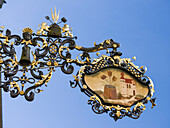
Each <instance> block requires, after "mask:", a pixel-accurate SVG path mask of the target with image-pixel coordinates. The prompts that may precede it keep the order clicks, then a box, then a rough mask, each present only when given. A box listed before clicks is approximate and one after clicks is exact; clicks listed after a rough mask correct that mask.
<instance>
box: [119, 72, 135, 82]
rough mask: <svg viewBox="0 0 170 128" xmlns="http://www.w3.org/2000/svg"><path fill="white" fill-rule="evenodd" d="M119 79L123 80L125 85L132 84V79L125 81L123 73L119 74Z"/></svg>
mask: <svg viewBox="0 0 170 128" xmlns="http://www.w3.org/2000/svg"><path fill="white" fill-rule="evenodd" d="M120 79H124V80H125V83H130V84H132V79H126V78H124V73H123V72H122V73H121V77H120Z"/></svg>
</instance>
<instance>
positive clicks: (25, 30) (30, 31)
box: [22, 28, 33, 34]
mask: <svg viewBox="0 0 170 128" xmlns="http://www.w3.org/2000/svg"><path fill="white" fill-rule="evenodd" d="M22 31H23V33H25V32H29V33H30V34H32V33H33V30H32V29H31V28H24V29H22Z"/></svg>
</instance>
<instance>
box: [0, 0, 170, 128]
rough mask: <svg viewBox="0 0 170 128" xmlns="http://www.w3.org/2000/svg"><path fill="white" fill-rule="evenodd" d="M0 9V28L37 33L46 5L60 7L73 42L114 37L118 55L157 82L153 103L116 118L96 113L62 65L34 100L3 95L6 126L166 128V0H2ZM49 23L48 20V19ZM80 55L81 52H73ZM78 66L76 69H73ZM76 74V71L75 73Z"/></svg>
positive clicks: (169, 25)
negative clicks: (137, 114) (136, 116)
mask: <svg viewBox="0 0 170 128" xmlns="http://www.w3.org/2000/svg"><path fill="white" fill-rule="evenodd" d="M6 1H7V4H6V5H4V6H3V8H2V9H1V10H0V26H3V25H5V29H10V30H11V31H12V33H13V34H21V33H22V29H23V28H25V27H30V28H32V29H33V30H34V31H35V32H36V31H37V28H38V24H41V23H42V22H46V20H45V18H44V17H45V16H46V15H49V16H51V15H50V8H52V9H54V7H55V6H56V8H57V10H59V9H60V12H61V13H60V18H61V17H63V16H65V17H66V18H67V20H68V24H69V25H70V26H71V27H73V32H74V35H77V36H78V40H77V41H76V43H77V44H78V45H81V46H87V47H88V46H93V42H94V41H96V42H97V43H101V42H102V41H104V40H105V39H110V38H112V39H113V40H114V41H116V42H119V43H121V47H120V48H119V50H120V51H121V52H122V53H123V56H122V57H129V58H130V57H133V56H136V57H137V60H136V62H135V64H137V65H139V66H142V65H145V66H146V67H147V68H148V71H147V72H146V75H147V76H149V77H151V78H152V80H153V81H154V84H155V90H156V93H155V95H154V97H157V100H156V103H157V106H156V107H154V108H153V109H151V105H150V104H148V105H146V107H147V110H146V111H144V112H143V114H142V115H141V117H140V118H139V119H138V120H133V119H130V118H128V117H125V118H123V119H122V120H118V121H117V122H115V121H114V120H113V119H112V118H110V117H109V115H108V114H102V115H97V114H95V113H94V112H93V111H92V110H91V106H89V105H87V100H88V97H86V96H85V95H84V94H83V93H81V92H80V90H79V88H78V87H77V88H75V89H72V88H70V86H69V80H70V79H73V77H72V75H65V74H64V73H62V72H61V70H60V69H57V70H56V72H55V73H54V74H53V77H52V79H51V80H50V82H49V83H48V87H47V88H45V87H44V91H43V92H42V93H40V94H38V95H36V97H35V100H34V101H33V102H31V103H30V102H27V101H26V100H25V99H24V97H22V96H19V97H17V98H15V99H12V98H11V97H10V95H9V93H5V92H4V93H3V121H4V122H3V125H4V128H23V127H24V128H87V127H88V128H104V127H107V128H125V127H128V128H137V127H138V128H160V127H162V128H169V127H170V124H169V122H168V121H169V118H170V115H169V106H170V103H169V101H170V100H169V98H168V94H169V90H170V86H169V76H170V70H169V63H170V60H169V58H170V56H169V55H170V54H169V51H170V1H169V0H6ZM47 22H48V21H47ZM77 54H79V53H77ZM76 70H78V67H77V68H76ZM74 74H76V72H74Z"/></svg>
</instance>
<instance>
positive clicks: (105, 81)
mask: <svg viewBox="0 0 170 128" xmlns="http://www.w3.org/2000/svg"><path fill="white" fill-rule="evenodd" d="M84 80H85V83H86V84H87V86H88V87H89V88H90V89H91V90H93V91H94V92H95V93H97V94H98V95H99V96H100V97H101V98H102V99H103V101H104V102H105V103H111V104H119V105H123V106H131V105H133V104H134V103H135V102H136V101H138V100H141V99H143V98H145V97H146V96H147V94H148V91H149V88H148V87H147V86H146V85H143V84H141V83H139V82H138V81H136V80H135V79H134V78H133V77H132V76H130V75H129V74H128V73H126V72H124V71H122V70H120V69H114V68H106V69H103V70H101V71H99V72H97V73H95V74H91V75H85V77H84Z"/></svg>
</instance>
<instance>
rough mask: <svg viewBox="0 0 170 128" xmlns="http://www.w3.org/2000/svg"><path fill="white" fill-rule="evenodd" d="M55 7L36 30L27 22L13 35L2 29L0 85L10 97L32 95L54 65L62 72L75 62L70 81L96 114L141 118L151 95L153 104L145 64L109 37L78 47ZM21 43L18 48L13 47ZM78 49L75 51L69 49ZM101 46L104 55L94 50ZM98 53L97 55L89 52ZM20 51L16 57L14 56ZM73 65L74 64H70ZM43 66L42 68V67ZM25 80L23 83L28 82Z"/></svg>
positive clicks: (117, 117) (68, 27)
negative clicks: (124, 52) (127, 55)
mask: <svg viewBox="0 0 170 128" xmlns="http://www.w3.org/2000/svg"><path fill="white" fill-rule="evenodd" d="M59 13H60V11H59V12H58V13H57V12H56V8H55V11H54V13H53V11H52V10H51V14H52V21H51V20H50V18H49V17H48V16H46V17H45V18H46V19H47V20H48V21H50V22H51V24H50V25H48V24H47V23H45V22H43V23H41V24H39V28H38V30H37V32H36V33H34V32H33V30H32V29H31V28H28V27H27V28H24V29H23V34H22V37H21V36H19V35H12V34H11V31H10V30H8V29H7V30H6V33H5V32H4V26H2V27H1V30H0V73H1V78H2V80H1V86H0V87H1V88H3V89H4V91H6V92H10V95H11V97H13V98H15V97H17V96H18V95H21V96H24V97H25V99H26V100H27V101H33V100H34V96H35V94H36V93H40V92H42V91H43V90H42V89H41V86H43V85H45V86H47V83H48V82H49V80H50V79H51V77H52V74H53V72H54V71H55V68H61V71H62V72H63V73H65V74H72V73H73V71H74V66H75V65H77V66H79V67H80V70H79V71H78V72H77V74H76V75H73V77H74V81H70V86H71V87H72V88H75V87H76V86H79V87H80V89H81V91H82V92H83V93H85V94H86V95H87V96H89V101H88V104H89V105H91V106H92V110H93V111H94V112H95V113H97V114H102V113H109V115H110V116H111V117H113V118H114V119H115V120H117V119H121V118H123V117H124V116H129V117H131V118H133V119H137V118H139V116H140V115H141V113H142V112H143V110H145V109H146V107H145V104H146V103H147V102H148V101H150V102H151V103H152V107H153V106H155V105H156V104H155V98H152V97H153V93H154V92H155V91H154V84H153V82H152V80H151V79H150V78H149V77H147V76H145V75H144V74H145V72H146V70H147V68H146V67H145V66H141V67H139V66H136V65H135V64H134V63H133V61H134V60H135V59H136V58H135V57H133V58H132V59H130V58H121V55H122V53H121V52H119V51H117V48H119V47H120V44H119V43H117V42H114V41H113V40H112V39H107V40H104V41H103V42H102V43H100V44H96V42H94V46H93V47H89V48H86V47H82V46H79V45H77V44H76V42H75V39H77V37H76V36H73V32H72V28H71V27H70V26H69V25H67V24H64V25H63V27H61V26H60V25H59V24H60V23H65V22H67V20H66V18H64V17H63V18H61V21H60V22H58V20H59ZM17 48H20V49H21V48H22V53H19V52H17V51H16V49H17ZM73 50H74V51H80V52H81V54H79V55H78V56H77V57H74V56H72V54H71V51H73ZM101 50H105V51H106V54H107V55H101V56H100V53H98V51H101ZM91 53H96V58H92V57H91ZM18 56H19V57H20V56H21V57H20V60H18ZM73 65H74V66H73ZM44 70H46V71H44ZM26 85H27V86H26Z"/></svg>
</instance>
